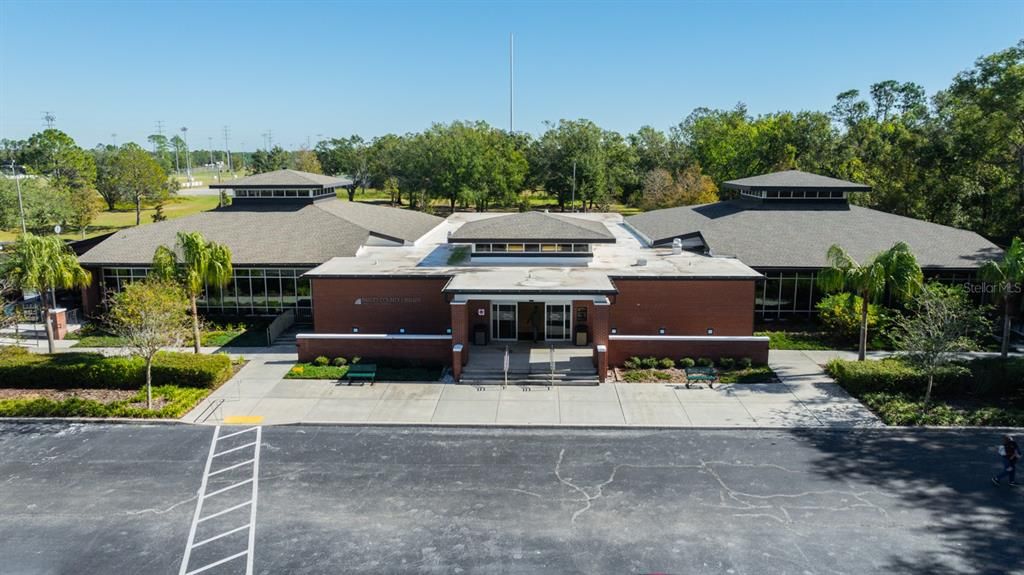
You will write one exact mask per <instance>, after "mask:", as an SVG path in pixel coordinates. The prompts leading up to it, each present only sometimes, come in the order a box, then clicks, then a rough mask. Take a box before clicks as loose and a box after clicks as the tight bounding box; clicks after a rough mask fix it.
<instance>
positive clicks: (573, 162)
mask: <svg viewBox="0 0 1024 575" xmlns="http://www.w3.org/2000/svg"><path fill="white" fill-rule="evenodd" d="M571 208H572V209H570V210H569V211H570V212H573V213H575V212H576V160H573V161H572V204H571Z"/></svg>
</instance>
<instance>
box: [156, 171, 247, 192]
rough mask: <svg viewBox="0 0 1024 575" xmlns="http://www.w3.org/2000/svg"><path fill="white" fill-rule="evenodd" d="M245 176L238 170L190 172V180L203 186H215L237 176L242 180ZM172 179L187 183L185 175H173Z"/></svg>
mask: <svg viewBox="0 0 1024 575" xmlns="http://www.w3.org/2000/svg"><path fill="white" fill-rule="evenodd" d="M246 175H248V174H247V173H245V172H242V171H238V170H236V171H234V172H229V171H227V170H224V171H223V172H222V171H219V170H208V169H193V170H192V180H193V181H198V182H202V183H203V185H204V186H209V185H210V184H217V183H220V182H225V181H230V180H233V179H235V178H234V176H238V177H239V178H242V177H244V176H246ZM173 177H174V179H176V180H178V181H179V182H181V183H182V184H184V183H185V182H187V181H188V177H187V176H185V174H175V175H174V176H173ZM182 189H187V188H182Z"/></svg>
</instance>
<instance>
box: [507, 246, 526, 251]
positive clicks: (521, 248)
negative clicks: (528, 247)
mask: <svg viewBox="0 0 1024 575" xmlns="http://www.w3.org/2000/svg"><path fill="white" fill-rule="evenodd" d="M508 251H510V252H521V251H523V244H509V245H508Z"/></svg>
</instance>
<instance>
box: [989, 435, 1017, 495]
mask: <svg viewBox="0 0 1024 575" xmlns="http://www.w3.org/2000/svg"><path fill="white" fill-rule="evenodd" d="M999 455H1000V456H1001V457H1002V458H1003V470H1002V471H1001V472H1000V473H999V475H994V476H992V483H993V484H994V485H999V483H1000V482H1002V480H1003V478H1004V477H1009V479H1010V485H1017V462H1018V461H1020V456H1021V453H1020V446H1019V445H1017V442H1016V441H1014V439H1013V436H1012V435H1004V436H1003V444H1002V445H1001V446H1000V447H999Z"/></svg>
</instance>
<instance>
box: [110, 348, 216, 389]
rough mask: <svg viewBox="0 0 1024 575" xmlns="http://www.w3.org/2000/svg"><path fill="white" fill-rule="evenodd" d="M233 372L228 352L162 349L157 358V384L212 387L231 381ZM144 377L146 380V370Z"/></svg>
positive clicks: (154, 376)
mask: <svg viewBox="0 0 1024 575" xmlns="http://www.w3.org/2000/svg"><path fill="white" fill-rule="evenodd" d="M110 359H113V358H110ZM231 374H232V369H231V358H230V357H228V355H227V354H226V353H215V354H213V355H199V354H195V353H174V352H166V351H162V352H160V353H158V354H156V357H155V358H154V359H153V385H154V386H157V385H177V386H180V387H205V388H212V387H217V386H218V385H220V384H222V383H224V382H225V381H227V380H228V379H229V378H230V377H231ZM142 380H143V382H145V374H143V377H142Z"/></svg>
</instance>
